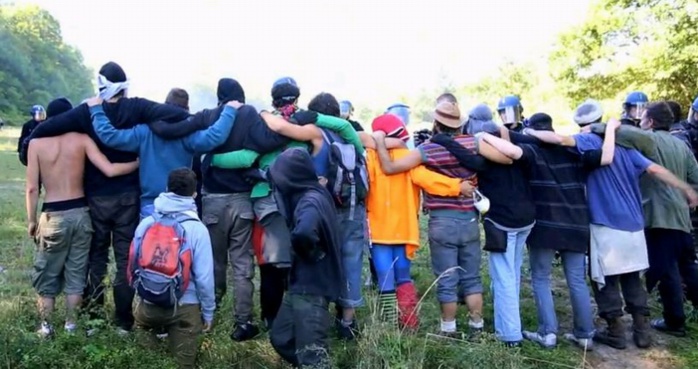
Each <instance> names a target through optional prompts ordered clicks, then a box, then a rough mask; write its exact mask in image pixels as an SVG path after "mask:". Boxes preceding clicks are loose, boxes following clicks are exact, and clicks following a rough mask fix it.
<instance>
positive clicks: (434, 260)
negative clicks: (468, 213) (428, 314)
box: [429, 213, 482, 304]
mask: <svg viewBox="0 0 698 369" xmlns="http://www.w3.org/2000/svg"><path fill="white" fill-rule="evenodd" d="M429 249H430V251H431V267H432V270H433V271H434V275H436V277H437V278H439V279H438V282H437V283H438V285H437V290H436V297H437V299H438V300H439V302H440V303H442V304H446V303H451V302H457V301H458V300H459V297H461V298H464V297H466V296H470V295H474V294H478V293H482V280H481V278H480V261H481V252H480V226H479V224H478V222H477V219H476V218H475V214H474V213H473V214H472V218H470V219H458V218H450V217H438V216H434V215H432V216H431V217H430V218H429Z"/></svg>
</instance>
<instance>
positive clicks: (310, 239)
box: [269, 148, 344, 301]
mask: <svg viewBox="0 0 698 369" xmlns="http://www.w3.org/2000/svg"><path fill="white" fill-rule="evenodd" d="M269 180H270V183H271V184H272V188H273V190H274V196H275V198H276V201H277V204H278V206H279V212H281V214H282V215H284V217H286V221H287V223H288V226H289V229H290V230H291V245H292V247H293V259H292V262H291V274H290V281H289V282H290V283H289V292H291V293H296V294H308V295H315V296H324V297H326V298H327V299H329V300H330V301H335V300H336V299H338V298H339V291H340V286H341V281H342V279H343V276H344V271H343V269H342V262H341V248H340V242H339V230H338V224H339V222H338V219H337V211H336V210H335V207H334V202H333V200H332V196H331V195H330V193H329V192H328V191H327V189H326V188H325V187H324V186H322V185H321V184H320V183H319V182H318V177H317V175H316V174H315V169H314V167H313V161H312V159H311V158H310V154H308V152H307V151H306V150H303V149H298V148H293V149H288V150H286V151H284V152H283V153H281V155H279V157H278V158H277V159H276V161H275V162H274V164H272V166H271V168H269Z"/></svg>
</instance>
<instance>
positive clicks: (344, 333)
mask: <svg viewBox="0 0 698 369" xmlns="http://www.w3.org/2000/svg"><path fill="white" fill-rule="evenodd" d="M337 335H338V336H339V338H341V339H343V340H346V341H351V340H353V339H354V338H356V337H357V336H358V335H359V330H358V329H357V327H356V320H352V321H351V323H350V324H348V325H347V324H346V323H345V322H344V321H343V320H340V321H339V323H338V324H337Z"/></svg>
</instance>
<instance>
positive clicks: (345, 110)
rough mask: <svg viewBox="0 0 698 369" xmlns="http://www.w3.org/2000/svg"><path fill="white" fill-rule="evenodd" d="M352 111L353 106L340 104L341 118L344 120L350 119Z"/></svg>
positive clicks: (344, 103)
mask: <svg viewBox="0 0 698 369" xmlns="http://www.w3.org/2000/svg"><path fill="white" fill-rule="evenodd" d="M352 110H353V109H352V106H351V105H349V104H348V103H346V102H342V103H341V104H339V116H341V117H342V119H347V118H349V116H350V115H351V112H352Z"/></svg>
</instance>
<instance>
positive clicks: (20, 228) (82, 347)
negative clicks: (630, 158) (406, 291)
mask: <svg viewBox="0 0 698 369" xmlns="http://www.w3.org/2000/svg"><path fill="white" fill-rule="evenodd" d="M17 133H18V132H17V131H16V130H4V131H0V219H1V221H0V267H2V268H3V271H2V272H0V368H8V369H10V368H12V369H14V368H19V369H22V368H27V369H34V368H61V369H63V368H85V369H88V368H99V369H110V368H115V369H116V368H119V369H120V368H139V369H141V368H142V369H147V368H175V365H174V362H173V361H172V360H171V359H170V356H169V355H168V351H167V347H166V346H165V344H163V343H159V344H155V345H153V344H152V342H151V341H150V340H149V339H147V337H145V335H144V334H143V333H140V332H139V333H137V334H135V335H133V336H131V337H127V338H122V337H119V336H117V335H116V334H115V333H114V332H113V330H109V329H107V330H102V331H101V333H99V334H98V335H96V336H95V337H91V338H87V337H85V336H84V335H75V336H69V335H66V334H64V333H63V332H61V330H60V329H59V330H58V331H57V336H56V338H55V339H53V340H51V341H46V342H43V341H40V340H39V339H38V338H37V337H36V335H35V334H34V331H35V329H36V323H37V320H36V318H37V317H36V308H35V297H34V293H33V291H32V288H31V285H30V272H31V269H32V257H33V250H34V245H33V243H32V242H31V241H30V240H29V238H28V237H27V236H26V230H25V223H24V221H25V211H24V200H23V199H24V197H23V176H24V167H23V166H21V165H20V164H19V162H18V160H17V155H16V152H15V149H16V138H15V137H16V135H17ZM423 225H424V223H423ZM422 235H423V238H424V237H425V236H426V231H424V232H422ZM424 244H425V245H426V242H425V243H424ZM486 260H487V259H486V257H485V256H484V255H483V262H484V263H483V276H484V283H485V286H488V285H489V276H488V275H487V268H486V262H485V261H486ZM111 273H113V266H112V268H111ZM412 273H413V276H414V278H415V281H416V284H417V287H418V289H419V291H420V294H421V295H422V296H423V297H422V301H421V311H420V318H421V322H422V326H421V328H420V330H419V332H417V333H403V332H398V331H396V330H394V329H390V328H388V327H385V326H383V325H382V324H380V323H379V322H378V321H377V320H376V319H375V311H376V309H375V304H376V296H375V294H374V293H373V292H372V291H369V290H366V292H365V295H366V297H367V307H365V308H362V309H360V310H359V317H360V323H361V326H362V328H363V332H362V338H361V339H359V340H358V341H357V342H352V343H343V342H339V341H333V343H332V360H333V363H334V367H335V368H346V369H349V368H362V369H378V368H400V369H402V368H409V369H413V368H414V369H416V368H426V369H432V368H433V369H438V368H496V369H528V368H531V369H533V368H535V369H547V368H550V369H552V368H697V367H698V346H697V344H696V340H690V339H684V340H670V339H669V338H667V337H665V336H657V337H656V338H655V340H657V341H659V343H660V346H659V347H657V348H654V349H652V350H648V351H638V350H636V349H635V350H630V349H629V350H626V351H625V352H617V351H614V350H610V349H606V350H603V349H600V348H599V349H597V350H596V351H595V352H593V353H587V354H585V353H584V352H582V351H580V350H578V349H576V348H574V347H571V346H570V345H568V344H567V343H565V342H561V343H560V345H559V347H558V348H556V349H554V350H543V349H540V348H538V347H537V346H535V345H533V344H531V343H525V344H524V346H523V347H522V348H521V349H516V350H508V349H504V348H503V347H502V346H501V345H499V344H498V343H497V342H496V341H495V339H494V337H493V334H492V323H493V322H492V316H493V314H492V300H491V295H490V294H489V291H487V292H486V293H485V304H486V309H485V319H486V330H487V332H486V333H485V334H484V335H483V337H482V340H481V341H480V342H477V343H471V342H464V341H456V340H444V339H438V338H435V337H433V333H436V331H437V330H438V326H439V317H440V315H439V307H438V304H437V303H436V296H435V288H434V287H433V282H434V276H433V274H432V272H431V269H430V262H429V253H428V247H424V248H423V249H422V250H421V251H420V253H419V256H418V259H417V260H415V262H414V266H413V272H412ZM112 275H113V274H112ZM522 283H523V287H522V307H521V313H522V318H523V323H524V327H525V328H527V329H533V328H534V327H535V326H536V313H535V306H534V303H533V300H532V298H531V296H532V295H531V290H530V281H529V277H528V268H527V267H524V280H523V282H522ZM554 285H555V294H554V295H555V299H556V306H557V310H558V314H559V315H558V317H559V319H560V323H561V326H562V327H561V331H562V332H568V331H570V329H571V311H570V306H569V299H568V295H567V292H566V288H565V287H564V286H565V285H564V278H563V277H562V276H561V271H560V268H559V267H558V268H556V275H555V277H554ZM228 296H230V294H229V295H228ZM255 297H256V296H255ZM110 298H111V297H110V296H109V299H110ZM61 305H62V299H61V298H59V301H58V304H57V306H61ZM108 306H109V307H112V306H113V304H112V303H111V301H109V302H108ZM460 309H461V310H460V311H459V315H458V318H459V319H458V321H459V323H460V327H463V326H464V323H465V322H466V313H465V311H464V310H463V309H464V308H462V307H461V308H460ZM110 313H111V312H110ZM658 313H659V311H658V310H657V309H656V307H655V310H654V314H655V315H656V314H658ZM63 314H64V311H63V310H62V309H61V308H59V310H58V312H57V313H56V322H61V321H62V319H61V318H62V315H63ZM81 323H82V324H84V323H85V322H81ZM231 328H232V311H231V302H230V300H229V298H228V299H227V300H226V301H225V303H224V305H223V306H222V309H221V313H220V314H219V315H218V316H217V321H216V327H215V329H214V332H213V333H211V334H209V335H206V336H205V337H202V339H201V350H200V358H199V364H200V367H201V368H213V369H217V368H220V369H223V368H226V369H227V368H285V367H286V366H284V365H283V364H281V361H280V359H279V358H278V356H277V355H276V353H275V352H274V350H273V349H272V347H271V346H270V345H269V342H268V337H267V336H266V334H264V335H262V336H260V337H259V338H258V339H256V340H253V341H251V342H245V343H234V342H232V341H231V340H230V338H229V337H228V335H229V333H230V331H231ZM691 328H692V330H693V332H696V331H697V330H698V326H695V325H693V326H691Z"/></svg>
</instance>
